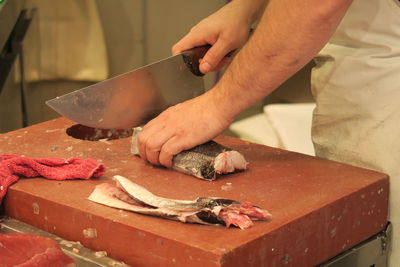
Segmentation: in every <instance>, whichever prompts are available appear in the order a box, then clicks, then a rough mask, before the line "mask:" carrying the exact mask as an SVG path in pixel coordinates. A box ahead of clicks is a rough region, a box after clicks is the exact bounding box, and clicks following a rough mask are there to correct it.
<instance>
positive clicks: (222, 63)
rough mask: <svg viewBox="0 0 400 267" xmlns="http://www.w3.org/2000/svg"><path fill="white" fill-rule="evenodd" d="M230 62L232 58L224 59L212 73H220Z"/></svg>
mask: <svg viewBox="0 0 400 267" xmlns="http://www.w3.org/2000/svg"><path fill="white" fill-rule="evenodd" d="M231 61H232V57H224V58H223V59H222V60H221V61H220V62H219V63H218V65H217V66H216V67H215V68H214V69H213V70H212V71H220V70H221V69H222V68H223V67H224V66H225V65H227V64H229V63H230V62H231Z"/></svg>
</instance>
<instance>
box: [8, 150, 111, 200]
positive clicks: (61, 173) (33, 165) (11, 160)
mask: <svg viewBox="0 0 400 267" xmlns="http://www.w3.org/2000/svg"><path fill="white" fill-rule="evenodd" d="M104 172H105V168H104V165H103V164H101V163H99V162H97V161H96V160H94V159H90V158H88V159H81V158H70V159H64V158H26V157H21V156H16V155H0V203H1V201H2V199H3V197H4V196H5V194H6V192H7V189H8V187H9V186H10V185H12V184H13V183H15V182H16V181H18V179H19V177H20V176H23V177H38V176H42V177H45V178H48V179H54V180H67V179H89V178H91V177H100V176H101V175H103V174H104Z"/></svg>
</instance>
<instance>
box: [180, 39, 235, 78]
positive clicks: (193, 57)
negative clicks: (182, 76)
mask: <svg viewBox="0 0 400 267" xmlns="http://www.w3.org/2000/svg"><path fill="white" fill-rule="evenodd" d="M210 48H211V45H209V44H206V45H202V46H196V47H193V48H191V49H188V50H185V51H183V52H182V56H183V61H184V62H185V63H186V66H187V67H188V68H189V69H190V71H191V72H192V73H193V74H194V75H196V76H204V73H202V72H201V71H200V61H201V59H202V58H203V57H204V55H205V54H206V53H207V51H208V49H210ZM235 51H236V50H233V51H230V52H229V53H228V54H226V55H225V57H230V56H232V55H233V53H235Z"/></svg>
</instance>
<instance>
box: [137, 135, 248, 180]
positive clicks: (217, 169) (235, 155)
mask: <svg viewBox="0 0 400 267" xmlns="http://www.w3.org/2000/svg"><path fill="white" fill-rule="evenodd" d="M141 130H142V128H140V127H137V128H135V129H134V132H133V135H132V145H131V152H132V154H134V155H139V149H138V146H137V136H138V134H139V133H140V131H141ZM247 164H248V163H247V161H246V159H245V158H244V156H243V155H242V154H240V153H239V152H238V151H236V150H232V149H231V148H228V147H225V146H222V145H220V144H218V143H216V142H214V141H209V142H207V143H204V144H202V145H198V146H196V147H194V148H192V149H189V150H185V151H182V152H181V153H179V154H178V155H175V157H174V159H173V163H172V168H173V169H174V170H177V171H179V172H183V173H186V174H189V175H192V176H195V177H197V178H201V179H205V180H215V179H216V178H217V177H218V175H220V174H227V173H233V172H236V171H241V170H246V169H247Z"/></svg>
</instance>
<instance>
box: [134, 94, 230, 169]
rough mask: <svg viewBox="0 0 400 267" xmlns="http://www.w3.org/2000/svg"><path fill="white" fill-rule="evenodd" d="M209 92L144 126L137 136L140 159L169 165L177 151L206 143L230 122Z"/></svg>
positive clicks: (166, 112) (175, 107) (164, 113)
mask: <svg viewBox="0 0 400 267" xmlns="http://www.w3.org/2000/svg"><path fill="white" fill-rule="evenodd" d="M215 100H216V98H215V97H213V96H211V95H210V94H209V93H206V94H204V95H201V96H199V97H197V98H194V99H191V100H189V101H186V102H183V103H180V104H178V105H175V106H172V107H170V108H169V109H167V110H165V111H164V112H163V113H161V114H160V115H159V116H158V117H156V118H155V119H153V120H152V121H150V122H149V123H147V124H146V125H145V126H144V128H143V130H142V132H141V133H140V134H139V136H138V147H139V152H140V156H141V158H143V159H144V160H147V161H149V162H150V163H152V164H155V165H163V166H165V167H171V166H172V158H173V156H174V155H176V154H178V153H179V152H181V151H183V150H186V149H189V148H192V147H194V146H196V145H199V144H202V143H205V142H206V141H209V140H210V139H212V138H214V137H215V136H217V135H218V134H219V133H221V132H222V131H223V130H224V129H225V128H226V127H228V126H229V124H230V123H231V121H232V118H228V117H227V116H226V114H223V110H224V109H221V108H220V107H218V103H216V102H215Z"/></svg>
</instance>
